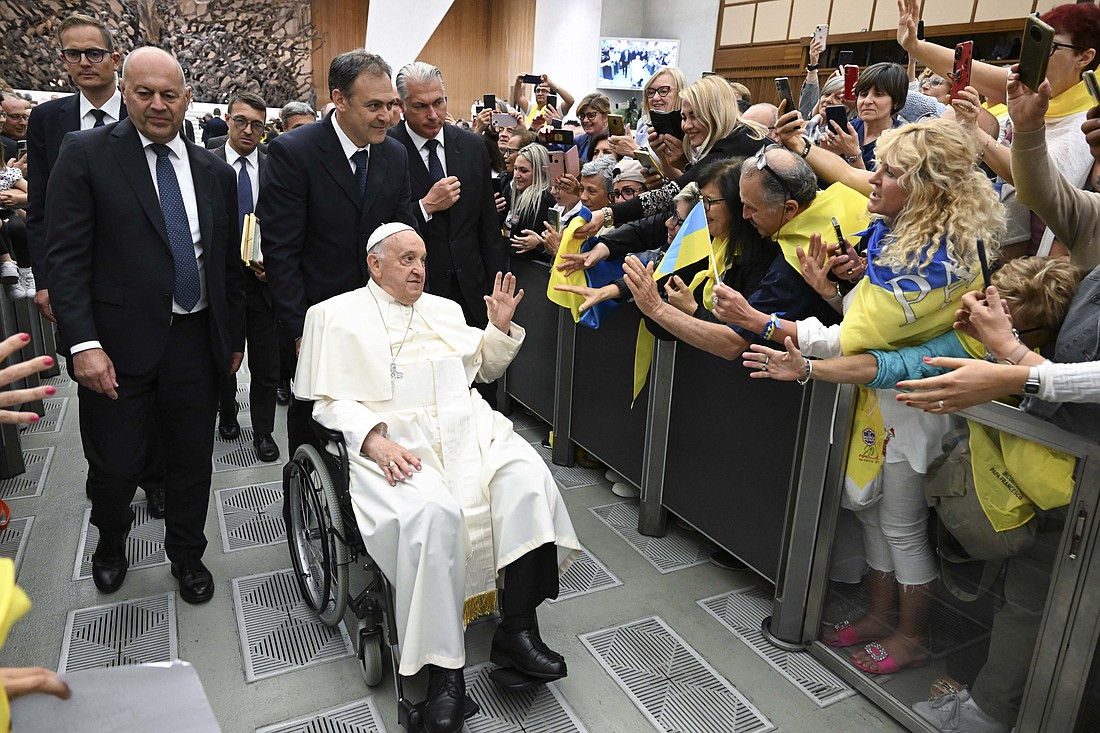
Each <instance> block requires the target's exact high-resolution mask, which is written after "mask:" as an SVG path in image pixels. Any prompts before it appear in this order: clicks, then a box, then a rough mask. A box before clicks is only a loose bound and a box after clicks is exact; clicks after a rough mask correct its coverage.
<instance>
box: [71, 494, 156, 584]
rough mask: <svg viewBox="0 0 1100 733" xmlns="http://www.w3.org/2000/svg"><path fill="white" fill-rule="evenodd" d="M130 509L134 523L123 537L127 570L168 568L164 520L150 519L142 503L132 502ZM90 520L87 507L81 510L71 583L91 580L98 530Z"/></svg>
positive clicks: (89, 510) (90, 509) (89, 508)
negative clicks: (81, 517) (163, 566)
mask: <svg viewBox="0 0 1100 733" xmlns="http://www.w3.org/2000/svg"><path fill="white" fill-rule="evenodd" d="M130 508H131V509H133V510H134V523H133V525H132V527H131V528H130V534H129V535H128V536H127V537H126V557H127V558H128V559H129V560H130V570H141V569H142V568H154V567H157V566H158V565H168V556H167V555H166V554H165V553H164V520H163V519H153V518H152V517H151V516H150V515H149V509H148V508H147V507H146V504H145V502H144V501H137V502H134V503H133V504H131V505H130ZM91 517H92V508H91V507H88V508H86V509H85V510H84V523H83V525H82V529H81V530H80V545H79V546H78V548H77V551H76V566H75V567H74V568H73V580H86V579H87V578H90V577H92V553H94V552H95V548H96V545H97V544H99V529H98V528H97V527H96V526H95V525H94V524H92V523H91V521H90V520H91Z"/></svg>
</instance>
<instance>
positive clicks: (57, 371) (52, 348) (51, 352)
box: [36, 308, 61, 379]
mask: <svg viewBox="0 0 1100 733" xmlns="http://www.w3.org/2000/svg"><path fill="white" fill-rule="evenodd" d="M36 310H37V308H36ZM38 329H39V332H40V333H41V334H42V351H41V352H39V355H40V356H41V355H44V356H52V357H54V362H53V366H52V367H50V368H49V369H44V370H42V371H41V372H39V373H40V374H41V375H42V378H43V379H48V378H49V377H59V376H61V359H59V358H57V334H56V333H55V332H54V326H53V324H52V323H50V322H49V321H48V320H47V319H46V318H45V316H43V315H42V314H41V313H39V314H38Z"/></svg>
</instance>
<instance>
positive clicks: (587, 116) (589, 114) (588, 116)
mask: <svg viewBox="0 0 1100 733" xmlns="http://www.w3.org/2000/svg"><path fill="white" fill-rule="evenodd" d="M599 116H600V113H599V112H597V111H596V110H592V111H591V112H585V113H584V114H583V115H580V118H581V119H582V120H594V119H596V118H597V117H599Z"/></svg>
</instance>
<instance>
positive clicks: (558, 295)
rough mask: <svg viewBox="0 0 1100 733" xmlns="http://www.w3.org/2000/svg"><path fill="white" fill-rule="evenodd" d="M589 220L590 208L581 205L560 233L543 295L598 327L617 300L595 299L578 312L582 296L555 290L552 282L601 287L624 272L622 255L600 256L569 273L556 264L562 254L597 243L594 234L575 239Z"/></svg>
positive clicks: (584, 323)
mask: <svg viewBox="0 0 1100 733" xmlns="http://www.w3.org/2000/svg"><path fill="white" fill-rule="evenodd" d="M591 220H592V212H591V211H589V210H588V208H587V207H584V206H582V207H581V209H580V211H579V212H578V213H577V215H576V216H574V217H573V218H572V219H571V220H570V221H569V225H568V226H567V227H566V228H565V231H564V232H562V235H561V245H560V246H559V247H558V253H557V255H555V256H554V265H553V267H551V268H550V282H549V283H548V284H547V286H546V297H547V298H549V299H550V301H551V302H553V303H557V304H558V305H560V306H561V307H563V308H568V309H569V311H570V312H571V313H572V314H573V321H574V322H575V323H580V324H581V325H582V326H588V327H589V328H599V327H600V320H601V319H602V318H606V317H607V316H608V315H610V314H611V313H612V312H613V311H614V310H615V309H616V308H618V307H619V303H618V302H617V301H614V300H606V301H604V302H603V303H598V304H596V305H595V306H594V307H592V308H589V309H588V310H586V311H585V312H584V313H581V304H582V303H584V298H582V297H581V296H579V295H574V294H572V293H563V292H561V291H560V290H555V289H554V286H555V285H579V286H582V287H590V288H602V287H603V286H605V285H610V284H611V283H613V282H615V281H616V280H618V279H619V278H621V277H622V276H623V261H622V258H615V259H612V260H603V261H602V262H597V263H596V264H595V265H594V266H592V267H590V268H589V269H587V270H583V271H577V272H572V273H570V274H568V275H565V274H563V273H562V272H561V271H560V270H558V265H559V264H561V262H562V261H563V257H562V255H563V254H582V253H584V252H588V251H589V250H590V249H592V248H593V247H595V246H596V237H590V238H588V239H583V240H582V239H577V237H576V232H577V229H579V228H580V227H582V226H584V225H585V224H586V223H588V222H589V221H591Z"/></svg>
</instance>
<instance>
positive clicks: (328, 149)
mask: <svg viewBox="0 0 1100 733" xmlns="http://www.w3.org/2000/svg"><path fill="white" fill-rule="evenodd" d="M335 114H336V113H335V112H334V113H333V114H330V115H329V116H328V117H327V118H325V120H324V121H323V122H322V123H321V124H323V125H328V130H327V131H326V133H325V135H324V137H323V138H322V139H321V143H320V145H318V147H320V148H321V156H320V157H321V164H322V165H323V166H324V167H325V170H327V171H328V173H329V175H330V176H332V178H333V180H335V181H336V183H337V184H338V185H339V186H340V188H342V189H344V193H346V194H347V195H348V198H350V199H351V200H352V201H354V202H355V205H356V206H357V207H359V210H360V211H362V210H363V208H364V207H363V200H362V199H361V198H360V197H359V184H358V183H356V181H355V174H354V173H352V172H351V164H350V163H348V159H347V157H345V156H344V149H343V148H342V147H340V140H339V138H337V137H336V130H334V129H332V126H333V125H334V124H335V122H333V115H335ZM367 165H368V166H369V167H368V168H367V189H368V191H369V189H370V178H371V168H373V167H374V161H373V160H371V161H369V162H368V164H367Z"/></svg>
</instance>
